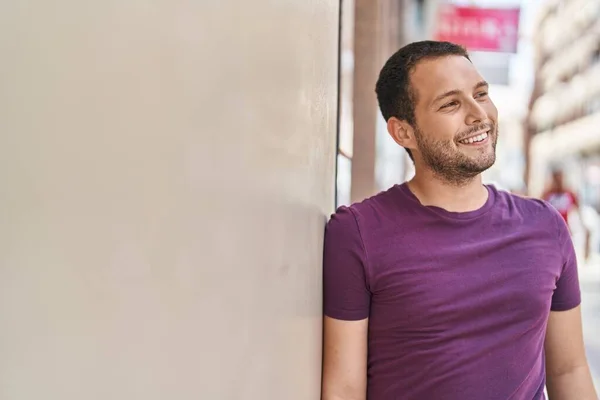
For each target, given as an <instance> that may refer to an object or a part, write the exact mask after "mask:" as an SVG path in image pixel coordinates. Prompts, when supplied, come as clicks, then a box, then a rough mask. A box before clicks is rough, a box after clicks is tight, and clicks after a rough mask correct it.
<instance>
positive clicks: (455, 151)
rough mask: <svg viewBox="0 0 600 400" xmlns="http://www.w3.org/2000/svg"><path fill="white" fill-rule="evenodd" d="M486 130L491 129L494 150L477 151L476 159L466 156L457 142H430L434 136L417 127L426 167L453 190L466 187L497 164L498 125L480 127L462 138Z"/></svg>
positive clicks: (465, 133)
mask: <svg viewBox="0 0 600 400" xmlns="http://www.w3.org/2000/svg"><path fill="white" fill-rule="evenodd" d="M484 129H490V132H489V140H490V142H491V146H485V147H480V148H474V149H473V151H472V153H473V155H469V154H465V153H464V152H462V151H461V150H460V149H459V148H458V147H457V145H456V144H455V143H454V141H453V140H436V139H430V138H428V137H431V136H430V135H427V134H423V132H422V131H421V130H420V129H419V128H418V127H415V138H416V140H417V147H418V149H419V152H420V153H421V157H422V158H423V162H424V164H425V165H427V167H429V169H431V171H432V172H433V173H434V175H436V176H437V177H438V178H439V179H441V180H443V181H445V182H446V183H449V184H451V185H453V186H463V185H465V184H467V183H468V182H470V181H471V180H473V179H474V178H475V177H476V176H477V175H479V174H480V173H482V172H483V171H485V170H487V169H488V168H490V167H491V166H492V165H494V162H495V161H496V143H497V141H498V127H497V125H496V124H494V123H492V124H487V125H480V126H478V127H476V128H474V129H470V130H469V131H467V132H463V133H461V134H460V135H459V137H464V136H465V135H469V134H471V133H475V132H478V131H481V130H484ZM490 147H491V149H490Z"/></svg>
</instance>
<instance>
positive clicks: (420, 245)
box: [324, 184, 581, 400]
mask: <svg viewBox="0 0 600 400" xmlns="http://www.w3.org/2000/svg"><path fill="white" fill-rule="evenodd" d="M487 188H488V192H489V197H488V200H487V201H486V203H485V204H484V205H483V207H481V208H480V209H478V210H476V211H470V212H464V213H456V212H449V211H446V210H444V209H441V208H438V207H433V206H423V205H421V203H420V202H419V200H418V199H417V198H416V197H415V196H414V195H413V194H412V192H411V191H410V189H409V188H408V186H407V185H406V184H402V185H396V186H394V187H392V188H391V189H389V190H388V191H386V192H382V193H380V194H378V195H376V196H374V197H372V198H370V199H367V200H365V201H363V202H361V203H357V204H354V205H352V206H350V207H340V208H339V209H338V210H337V212H336V213H335V214H334V215H333V217H332V218H331V220H330V221H329V223H328V224H327V229H326V235H325V254H324V308H325V310H324V311H325V315H327V316H329V317H331V318H335V319H340V320H362V319H365V318H369V335H368V349H369V351H368V367H367V368H368V371H367V379H368V385H367V386H368V397H367V398H368V399H369V400H398V399H402V400H436V399H445V400H508V399H510V400H539V399H543V398H544V394H543V390H544V386H545V367H544V347H543V344H544V335H545V331H546V325H547V321H548V315H549V313H550V310H553V311H564V310H569V309H571V308H574V307H576V306H577V305H579V303H580V300H581V297H580V291H579V280H578V276H577V263H576V260H575V254H574V251H573V245H572V242H571V238H570V235H569V232H568V229H567V227H566V225H565V222H564V220H563V219H562V218H561V217H560V215H559V214H558V212H556V211H555V210H554V209H553V208H552V207H551V206H550V205H549V204H547V203H546V202H543V201H540V200H534V199H528V198H522V197H517V196H514V195H511V194H509V193H506V192H503V191H499V190H497V189H495V188H494V187H493V186H487Z"/></svg>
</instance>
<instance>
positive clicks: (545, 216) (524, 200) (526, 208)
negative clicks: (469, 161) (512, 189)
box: [495, 189, 562, 224]
mask: <svg viewBox="0 0 600 400" xmlns="http://www.w3.org/2000/svg"><path fill="white" fill-rule="evenodd" d="M495 190H496V193H497V196H498V199H499V200H500V203H501V204H503V205H505V206H506V207H508V208H511V209H514V211H516V212H518V213H519V214H520V215H521V216H522V217H523V218H525V220H526V221H525V222H527V223H545V222H547V223H551V224H555V223H556V222H557V221H560V220H562V217H561V216H560V214H559V213H558V211H557V210H556V209H555V208H554V207H553V206H552V205H551V204H550V203H549V202H547V201H546V200H543V199H539V198H535V197H529V196H523V195H518V194H513V193H509V192H506V191H504V190H497V189H495Z"/></svg>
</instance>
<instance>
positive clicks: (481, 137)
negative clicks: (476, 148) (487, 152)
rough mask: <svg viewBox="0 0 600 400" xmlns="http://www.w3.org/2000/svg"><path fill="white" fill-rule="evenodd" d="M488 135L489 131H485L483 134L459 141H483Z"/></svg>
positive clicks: (464, 142)
mask: <svg viewBox="0 0 600 400" xmlns="http://www.w3.org/2000/svg"><path fill="white" fill-rule="evenodd" d="M487 137H488V134H487V132H484V133H482V134H481V135H477V136H474V137H472V138H468V139H464V140H461V141H460V142H459V143H462V144H471V143H477V142H481V141H483V140H485V139H487Z"/></svg>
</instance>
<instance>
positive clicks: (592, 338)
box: [579, 260, 600, 391]
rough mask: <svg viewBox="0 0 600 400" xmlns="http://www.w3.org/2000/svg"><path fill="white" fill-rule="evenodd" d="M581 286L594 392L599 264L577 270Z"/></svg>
mask: <svg viewBox="0 0 600 400" xmlns="http://www.w3.org/2000/svg"><path fill="white" fill-rule="evenodd" d="M579 280H580V285H581V295H582V303H581V313H582V316H583V335H584V339H585V346H586V352H587V357H588V363H589V365H590V369H591V370H592V375H593V377H594V383H595V385H596V390H597V391H600V262H599V261H598V260H596V261H595V262H592V263H588V264H584V265H582V266H581V267H580V268H579Z"/></svg>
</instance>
